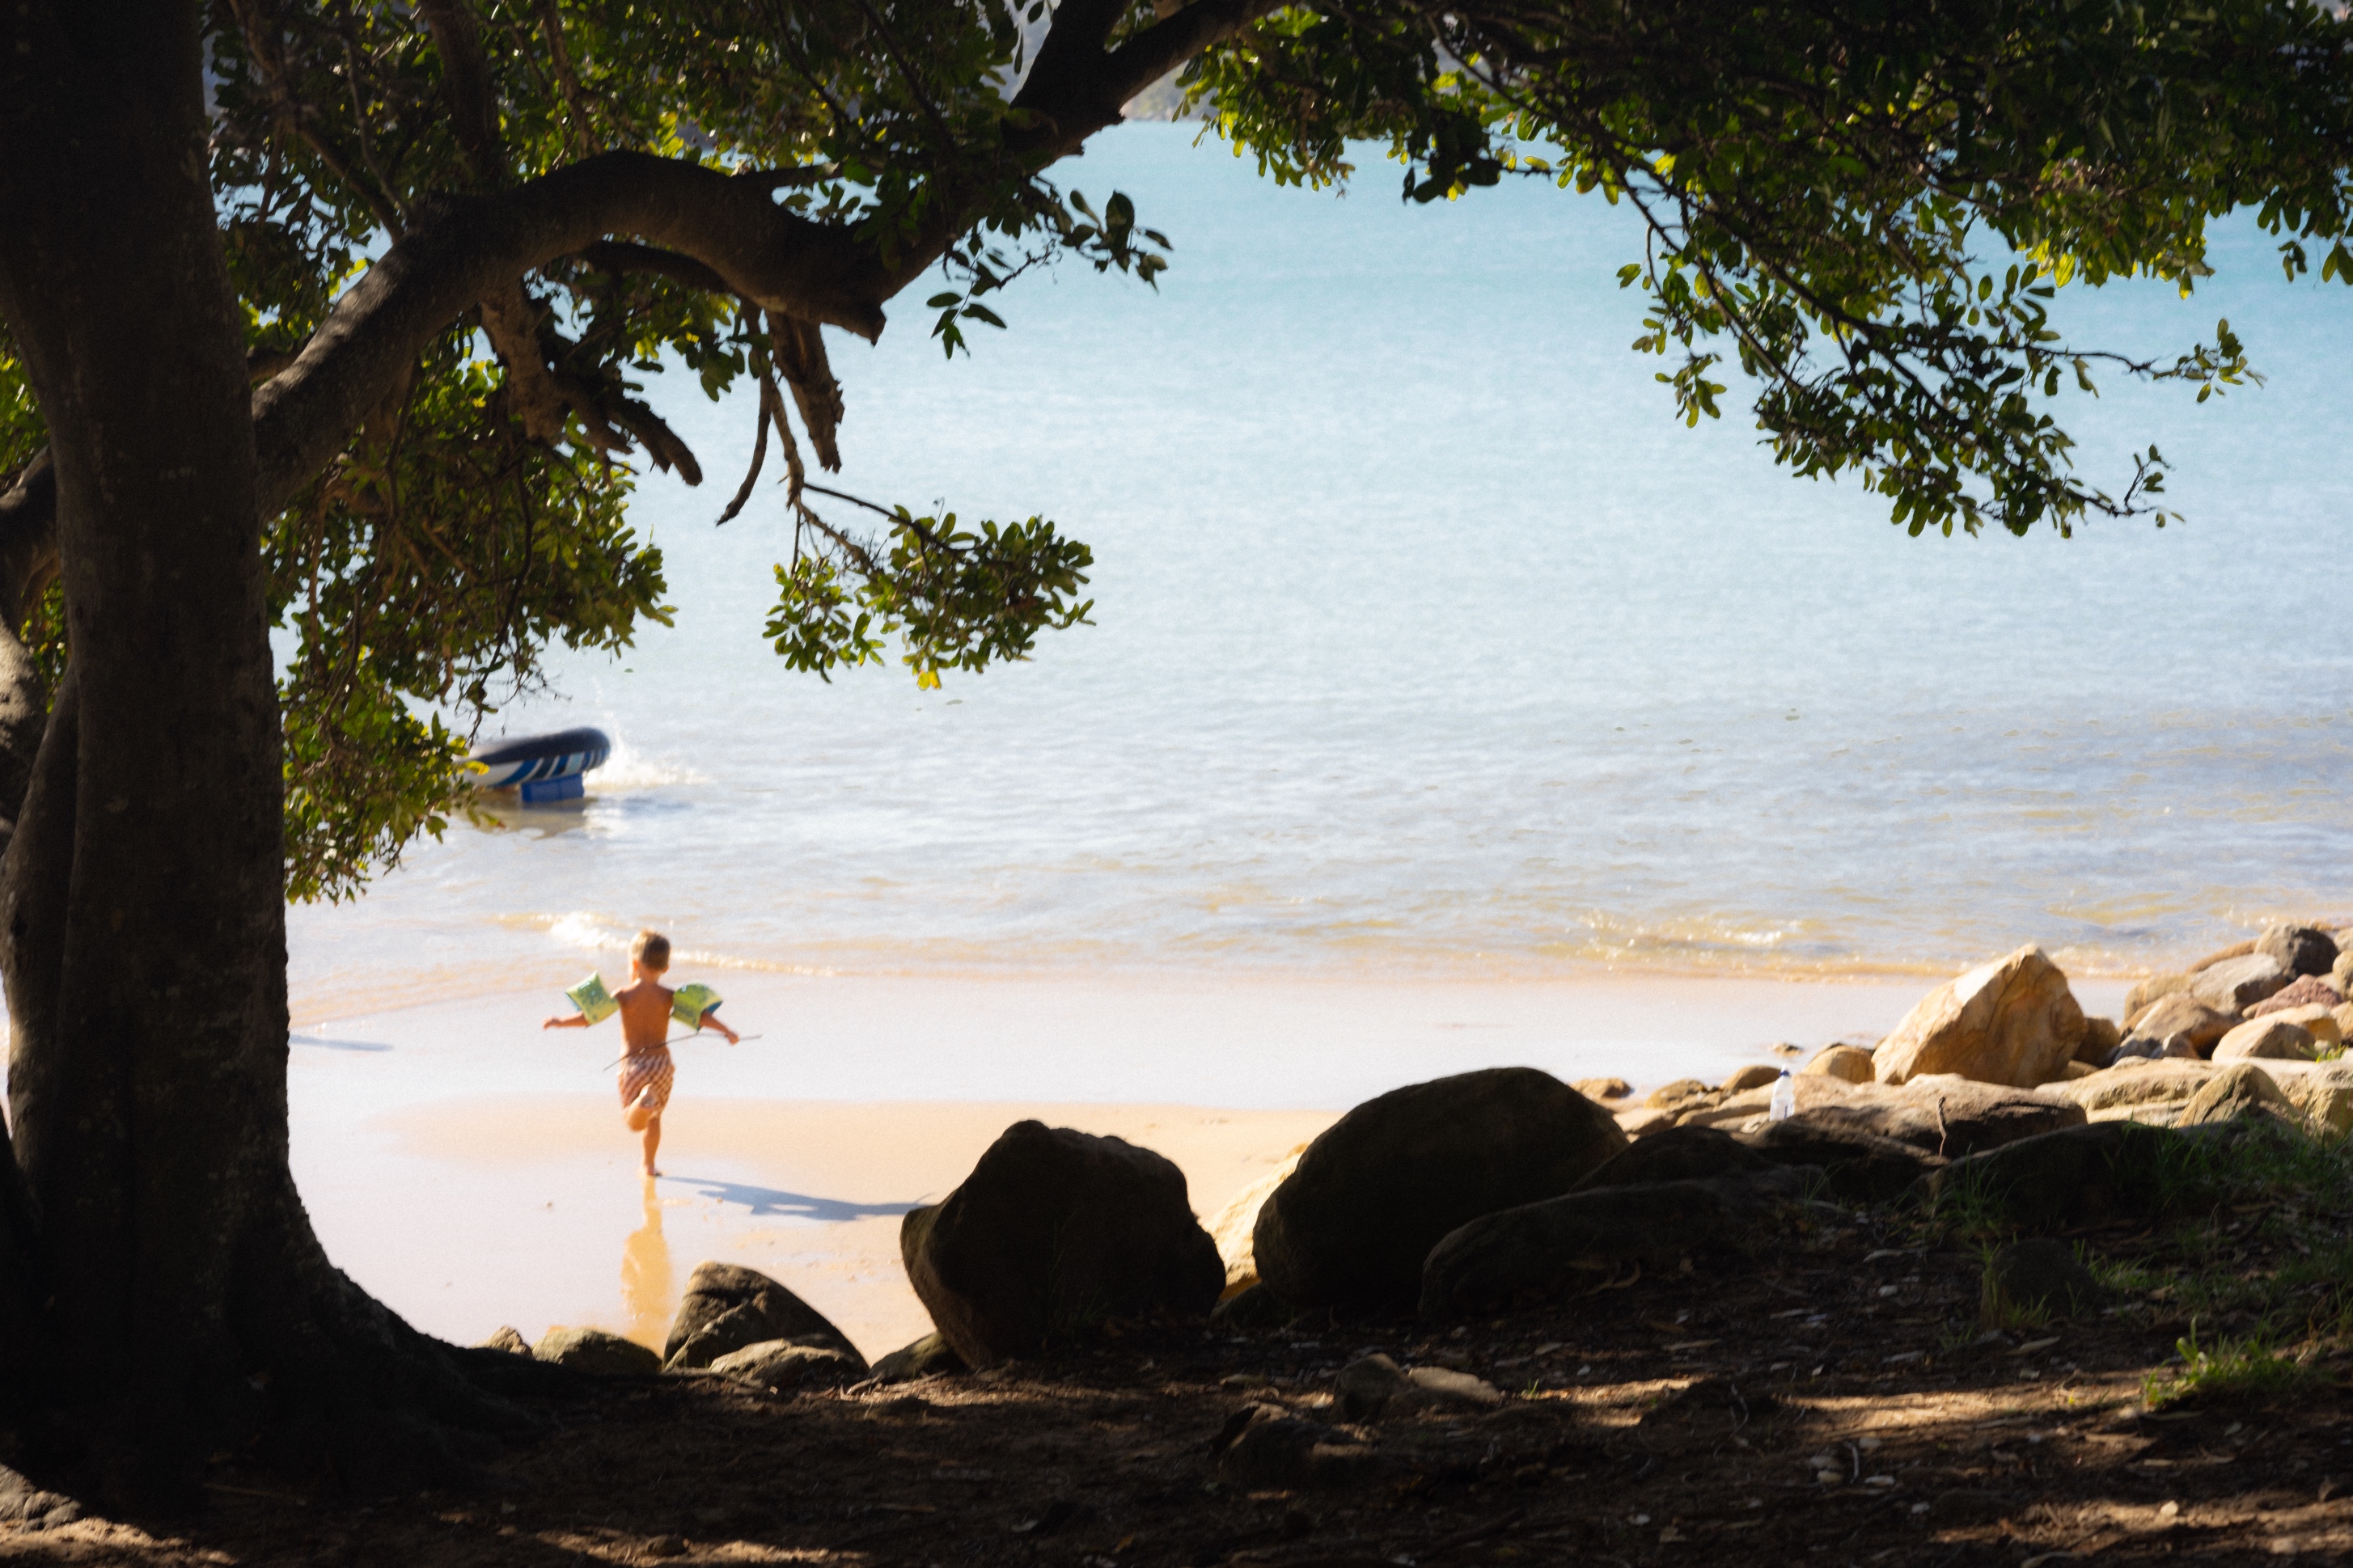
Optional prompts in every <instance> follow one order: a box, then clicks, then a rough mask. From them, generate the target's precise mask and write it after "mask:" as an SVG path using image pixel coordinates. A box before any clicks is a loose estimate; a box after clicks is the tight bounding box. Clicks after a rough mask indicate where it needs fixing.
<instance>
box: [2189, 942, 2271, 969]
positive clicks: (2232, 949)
mask: <svg viewBox="0 0 2353 1568" xmlns="http://www.w3.org/2000/svg"><path fill="white" fill-rule="evenodd" d="M2254 951H2255V939H2254V938H2253V937H2249V938H2248V939H2247V940H2246V941H2244V942H2232V944H2231V945H2230V946H2228V947H2226V948H2223V949H2221V951H2220V952H2210V953H2208V954H2207V955H2206V956H2205V957H2203V958H2201V959H2200V960H2199V961H2198V962H2197V963H2193V964H2191V965H2190V966H2189V969H2187V970H2186V971H2184V973H2187V974H2189V975H2190V976H2191V977H2192V978H2195V977H2196V976H2198V975H2200V974H2203V973H2206V972H2207V971H2208V970H2210V969H2211V968H2213V967H2214V966H2215V965H2216V964H2218V963H2225V962H2227V961H2229V960H2231V959H2233V958H2244V957H2246V956H2247V954H2249V953H2251V952H2254Z"/></svg>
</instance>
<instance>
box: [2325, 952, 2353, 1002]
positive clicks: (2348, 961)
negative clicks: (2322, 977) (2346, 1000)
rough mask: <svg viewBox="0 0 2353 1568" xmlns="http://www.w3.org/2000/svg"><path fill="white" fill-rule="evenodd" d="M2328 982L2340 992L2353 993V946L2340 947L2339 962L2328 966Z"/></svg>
mask: <svg viewBox="0 0 2353 1568" xmlns="http://www.w3.org/2000/svg"><path fill="white" fill-rule="evenodd" d="M2328 983H2329V984H2331V985H2334V986H2336V987H2337V990H2338V991H2340V992H2343V993H2346V994H2348V995H2353V948H2339V949H2338V950H2337V962H2336V963H2332V964H2330V965H2329V966H2328Z"/></svg>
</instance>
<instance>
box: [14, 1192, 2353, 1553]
mask: <svg viewBox="0 0 2353 1568" xmlns="http://www.w3.org/2000/svg"><path fill="white" fill-rule="evenodd" d="M2310 1199H2311V1194H2306V1195H2304V1196H2302V1197H2299V1196H2298V1195H2296V1194H2274V1196H2273V1197H2272V1198H2270V1199H2268V1200H2264V1201H2259V1202H2256V1203H2252V1204H2247V1203H2242V1204H2239V1205H2233V1206H2230V1207H2225V1208H2221V1209H2217V1210H2214V1211H2212V1212H2211V1213H2207V1214H2202V1215H2198V1216H2196V1217H2195V1218H2193V1219H2187V1220H2184V1221H2182V1222H2180V1223H2179V1224H2177V1225H2175V1226H2170V1227H2164V1226H2160V1227H2156V1228H2151V1227H2147V1226H2137V1227H2114V1228H2111V1229H2109V1230H2106V1231H2103V1232H2096V1233H2092V1234H2089V1235H2086V1236H2084V1237H2078V1238H2076V1239H2077V1240H2078V1241H2079V1242H2080V1244H2081V1245H2082V1246H2083V1247H2084V1252H2085V1255H2086V1257H2087V1258H2089V1259H2090V1260H2091V1261H2092V1263H2093V1264H2094V1269H2095V1271H2096V1272H2098V1273H2099V1274H2100V1275H2101V1276H2102V1278H2103V1280H2104V1282H2105V1284H2106V1285H2107V1286H2108V1288H2109V1289H2111V1290H2112V1291H2113V1292H2115V1294H2114V1295H2113V1297H2112V1298H2111V1300H2112V1304H2111V1305H2110V1306H2108V1307H2107V1308H2105V1309H2100V1310H2093V1311H2091V1312H2088V1313H2086V1314H2085V1315H2084V1316H2082V1317H2079V1318H2076V1319H2074V1320H2072V1321H2052V1322H2050V1323H2047V1324H2043V1325H2041V1326H2031V1327H2021V1328H2017V1329H2014V1330H2012V1331H2005V1332H1994V1331H1987V1330H1984V1329H1982V1328H1981V1326H1980V1324H1979V1321H1978V1291H1979V1281H1980V1274H1981V1266H1982V1255H1981V1253H1980V1252H1979V1251H1978V1249H1977V1248H1976V1247H1975V1246H1974V1245H1973V1244H1970V1243H1968V1242H1966V1241H1963V1240H1961V1239H1958V1238H1957V1237H1955V1236H1953V1235H1952V1234H1950V1233H1949V1232H1948V1233H1947V1235H1945V1236H1943V1237H1939V1236H1938V1235H1937V1234H1936V1232H1935V1231H1934V1230H1932V1229H1930V1228H1929V1227H1926V1226H1923V1225H1922V1224H1921V1223H1919V1222H1918V1221H1917V1220H1916V1219H1912V1218H1907V1217H1905V1215H1902V1214H1900V1213H1885V1212H1863V1211H1854V1210H1837V1209H1831V1208H1830V1207H1828V1206H1827V1205H1816V1206H1815V1207H1814V1208H1813V1209H1812V1210H1811V1211H1810V1215H1808V1217H1806V1218H1805V1219H1804V1220H1803V1221H1801V1222H1800V1223H1799V1225H1798V1226H1796V1227H1795V1228H1794V1229H1793V1230H1792V1231H1790V1232H1789V1233H1788V1235H1786V1236H1785V1237H1779V1238H1777V1239H1776V1240H1775V1241H1774V1242H1773V1243H1772V1244H1771V1245H1769V1246H1767V1247H1764V1248H1763V1249H1762V1250H1763V1252H1764V1254H1765V1256H1764V1257H1763V1258H1761V1259H1759V1260H1757V1261H1744V1260H1741V1259H1737V1258H1694V1259H1693V1260H1692V1262H1691V1267H1690V1269H1689V1271H1688V1272H1684V1273H1680V1274H1673V1275H1668V1276H1665V1277H1654V1278H1650V1279H1630V1280H1628V1281H1626V1282H1624V1283H1622V1284H1620V1282H1618V1281H1608V1282H1605V1283H1603V1284H1601V1285H1599V1287H1598V1288H1597V1289H1595V1290H1594V1291H1593V1292H1592V1293H1591V1294H1589V1295H1588V1296H1586V1297H1584V1298H1581V1299H1579V1300H1575V1301H1570V1302H1565V1303H1556V1304H1554V1305H1553V1306H1552V1307H1550V1308H1548V1309H1547V1310H1539V1311H1530V1312H1526V1313H1524V1314H1521V1315H1518V1316H1514V1317H1511V1318H1508V1319H1503V1320H1496V1321H1481V1322H1478V1323H1474V1324H1470V1325H1464V1326H1460V1327H1456V1328H1451V1329H1445V1330H1440V1331H1435V1332H1433V1331H1431V1330H1430V1328H1429V1327H1428V1326H1426V1325H1422V1324H1418V1323H1414V1322H1411V1321H1390V1322H1378V1321H1359V1322H1335V1321H1331V1320H1329V1319H1322V1320H1318V1321H1312V1322H1303V1323H1293V1324H1292V1325H1289V1326H1287V1327H1283V1328H1274V1329H1261V1330H1255V1331H1237V1330H1230V1329H1227V1328H1223V1327H1219V1328H1216V1329H1214V1330H1205V1329H1203V1328H1202V1327H1201V1326H1199V1325H1198V1324H1194V1325H1190V1326H1186V1327H1182V1328H1179V1327H1176V1326H1173V1325H1166V1324H1159V1325H1126V1326H1123V1325H1117V1324H1114V1325H1113V1326H1112V1327H1111V1330H1110V1331H1107V1332H1106V1333H1105V1334H1104V1335H1103V1337H1102V1338H1100V1339H1096V1340H1093V1341H1091V1342H1087V1343H1083V1344H1077V1345H1072V1346H1071V1347H1068V1348H1066V1349H1065V1350H1063V1351H1061V1352H1056V1353H1052V1354H1050V1355H1046V1356H1042V1357H1040V1358H1039V1359H1038V1360H1036V1361H1034V1362H1030V1363H1020V1364H1018V1365H1013V1366H1008V1367H1003V1368H999V1369H997V1370H995V1371H993V1372H989V1373H979V1374H971V1375H964V1376H955V1377H935V1378H929V1379H925V1380H922V1381H920V1382H916V1383H913V1384H902V1385H899V1386H897V1387H890V1388H879V1389H873V1390H871V1391H866V1392H860V1393H853V1394H848V1395H837V1394H807V1395H802V1396H799V1397H792V1396H788V1395H776V1394H765V1393H761V1392H757V1391H754V1390H750V1389H747V1388H744V1387H743V1386H741V1385H738V1384H733V1383H730V1382H728V1381H726V1380H724V1379H722V1378H718V1377H714V1376H697V1377H691V1378H674V1377H673V1378H661V1379H653V1378H649V1379H643V1380H610V1381H606V1380H584V1382H583V1383H582V1384H581V1390H582V1391H581V1392H580V1393H579V1394H577V1395H576V1396H574V1397H569V1398H565V1399H561V1400H554V1401H549V1402H545V1403H543V1404H541V1405H539V1406H538V1408H539V1409H540V1410H541V1412H542V1413H543V1415H545V1416H546V1417H547V1418H548V1420H549V1421H550V1422H551V1424H552V1426H551V1429H550V1431H549V1433H548V1435H547V1436H544V1437H543V1438H542V1439H540V1440H538V1441H536V1442H534V1443H533V1444H530V1445H528V1446H526V1447H522V1448H519V1449H517V1450H515V1451H513V1452H512V1453H511V1454H509V1455H508V1456H507V1457H506V1458H504V1459H502V1460H500V1461H498V1462H497V1463H496V1464H494V1465H493V1466H492V1467H491V1469H490V1470H489V1471H487V1472H486V1474H485V1475H484V1477H483V1479H482V1483H481V1485H480V1487H479V1488H477V1489H473V1490H470V1491H467V1492H464V1493H454V1492H453V1493H428V1494H424V1495H418V1496H411V1497H401V1498H396V1499H389V1500H376V1501H375V1503H373V1504H372V1505H367V1506H362V1505H357V1504H350V1503H342V1502H336V1501H332V1500H305V1499H302V1498H301V1497H300V1496H298V1495H297V1494H296V1493H295V1492H294V1491H293V1490H291V1489H289V1487H288V1484H287V1483H286V1482H285V1481H284V1480H283V1479H280V1478H275V1477H272V1476H270V1475H268V1474H264V1473H259V1472H253V1471H248V1470H246V1469H243V1468H239V1467H238V1466H237V1465H236V1464H234V1463H230V1462H224V1463H222V1464H219V1465H217V1466H216V1468H215V1472H214V1476H213V1479H212V1482H211V1484H210V1486H209V1488H208V1497H209V1499H210V1507H209V1509H208V1510H206V1512H205V1513H204V1514H203V1515H202V1516H200V1517H197V1518H194V1519H187V1520H179V1521H138V1522H129V1521H108V1520H99V1519H88V1520H83V1521H77V1522H75V1523H72V1524H69V1525H65V1526H61V1527H58V1528H56V1529H52V1530H48V1531H16V1532H15V1533H9V1534H5V1535H0V1561H9V1562H29V1561H41V1562H51V1561H55V1562H88V1563H240V1564H241V1563H353V1564H394V1563H525V1564H534V1563H546V1564H559V1563H638V1562H649V1561H674V1562H686V1563H694V1562H710V1563H740V1562H800V1563H845V1564H856V1563H943V1564H946V1563H1069V1564H1074V1565H1089V1568H1092V1565H1102V1564H1110V1565H1114V1568H1125V1565H1127V1564H1211V1563H1244V1564H1268V1565H1277V1564H1288V1565H1292V1568H1311V1565H1321V1568H1374V1565H1376V1564H1404V1563H1415V1564H1419V1563H1515V1562H1524V1563H1525V1562H1547V1561H1567V1560H1577V1561H1593V1562H1614V1563H1626V1564H1630V1563H1722V1562H1741V1563H1799V1562H1802V1563H1825V1564H1827V1563H1929V1564H1937V1565H1940V1568H1943V1565H1965V1564H1973V1563H1988V1564H1990V1563H2002V1564H2011V1565H2016V1564H2024V1563H2037V1564H2046V1563H2047V1564H2052V1565H2053V1568H2055V1565H2056V1564H2058V1563H2064V1562H2079V1561H2084V1560H2089V1559H2096V1560H2097V1561H2098V1562H2100V1563H2136V1562H2142V1561H2149V1560H2155V1559H2158V1558H2175V1559H2179V1558H2189V1559H2194V1560H2197V1561H2200V1562H2219V1563H2230V1562H2250V1563H2252V1562H2255V1561H2263V1562H2265V1563H2271V1562H2277V1561H2281V1560H2283V1559H2285V1558H2288V1557H2296V1556H2300V1557H2304V1558H2306V1560H2307V1561H2323V1560H2327V1559H2331V1558H2342V1557H2343V1556H2345V1555H2346V1554H2347V1553H2348V1552H2353V1425H2348V1423H2347V1421H2346V1419H2345V1418H2346V1415H2348V1408H2349V1407H2353V1400H2348V1395H2347V1394H2346V1393H2345V1392H2344V1390H2343V1389H2342V1387H2341V1386H2340V1384H2339V1381H2338V1377H2337V1373H2340V1372H2341V1371H2342V1370H2343V1361H2342V1358H2343V1357H2344V1356H2345V1354H2346V1352H2347V1345H2346V1341H2345V1338H2344V1334H2343V1324H2344V1322H2345V1321H2346V1320H2345V1318H2344V1315H2343V1300H2344V1294H2345V1290H2346V1289H2347V1276H2346V1271H2345V1269H2344V1268H2342V1263H2343V1260H2344V1258H2345V1256H2346V1254H2345V1252H2344V1238H2345V1235H2346V1229H2345V1223H2346V1222H2345V1216H2343V1215H2336V1214H2326V1213H2322V1214H2316V1213H2314V1212H2311V1211H2312V1209H2313V1208H2314V1206H2315V1205H2313V1204H2312V1202H2311V1201H2310ZM2159 1281H2166V1282H2163V1283H2160V1282H2159ZM2191 1309H2194V1310H2196V1311H2197V1312H2198V1313H2199V1314H2200V1315H2199V1318H2198V1321H2197V1323H2196V1325H2195V1327H2196V1331H2197V1333H2198V1334H2199V1335H2200V1345H2201V1346H2202V1347H2203V1348H2204V1349H2205V1351H2206V1352H2209V1353H2208V1358H2207V1360H2205V1361H2204V1362H2202V1363H2200V1366H2201V1367H2202V1369H2203V1375H2202V1376H2200V1377H2199V1378H2196V1379H2193V1380H2192V1383H2191V1384H2177V1383H2176V1380H2177V1379H2179V1378H2180V1377H2181V1376H2182V1374H2183V1373H2185V1371H2186V1370H2187V1369H2186V1368H2185V1367H2184V1365H2183V1363H2182V1360H2181V1357H2180V1355H2179V1353H2178V1350H2177V1347H2178V1344H2179V1342H2180V1341H2181V1340H2182V1339H2183V1338H2184V1337H2185V1336H2188V1335H2189V1334H2190V1333H2191V1331H2192V1328H2193V1324H2192V1321H2191V1319H2190V1317H2189V1315H2187V1313H2188V1311H2189V1310H2191ZM2209 1314H2211V1315H2209ZM1372 1350H1381V1351H1385V1352H1388V1353H1389V1354H1391V1355H1393V1356H1395V1357H1396V1358H1397V1359H1398V1361H1399V1362H1401V1363H1409V1364H1415V1363H1419V1364H1433V1363H1440V1364H1451V1365H1455V1366H1457V1367H1460V1368H1463V1369H1467V1370H1470V1371H1472V1372H1475V1373H1479V1374H1480V1375H1482V1376H1483V1377H1485V1378H1487V1379H1488V1380H1490V1381H1491V1382H1492V1383H1493V1384H1495V1385H1497V1386H1498V1387H1499V1388H1501V1389H1503V1390H1504V1391H1505V1393H1506V1395H1507V1397H1506V1398H1505V1399H1504V1402H1503V1403H1502V1404H1501V1405H1499V1406H1496V1407H1494V1408H1492V1409H1484V1410H1475V1411H1472V1412H1470V1413H1467V1414H1453V1415H1437V1414H1426V1415H1417V1416H1413V1417H1409V1418H1405V1419H1401V1420H1397V1421H1391V1422H1388V1423H1385V1424H1382V1425H1380V1426H1377V1427H1360V1428H1355V1429H1353V1430H1354V1431H1355V1432H1356V1433H1357V1434H1358V1435H1360V1436H1371V1437H1372V1438H1373V1439H1374V1441H1375V1443H1376V1447H1377V1453H1378V1455H1379V1460H1378V1464H1377V1468H1376V1470H1375V1472H1374V1473H1373V1474H1372V1475H1371V1477H1370V1478H1369V1479H1365V1480H1363V1481H1362V1482H1361V1483H1360V1484H1356V1485H1354V1486H1351V1487H1349V1488H1347V1489H1341V1490H1325V1491H1313V1490H1299V1491H1290V1492H1282V1491H1250V1490H1245V1489H1240V1488H1237V1487H1235V1486H1234V1485H1232V1484H1230V1483H1229V1482H1228V1481H1226V1480H1222V1479H1219V1466H1218V1460H1217V1458H1216V1457H1215V1455H1214V1453H1213V1448H1214V1446H1215V1445H1216V1442H1217V1440H1218V1438H1219V1435H1220V1433H1221V1432H1223V1431H1226V1430H1227V1429H1228V1427H1229V1421H1230V1420H1231V1419H1232V1418H1233V1417H1234V1416H1235V1415H1237V1414H1238V1413H1239V1412H1240V1411H1242V1410H1244V1409H1245V1408H1246V1407H1247V1406H1249V1405H1251V1404H1253V1403H1257V1404H1264V1405H1281V1406H1284V1407H1287V1408H1288V1409H1290V1410H1291V1411H1293V1412H1294V1413H1295V1414H1297V1415H1301V1416H1303V1417H1305V1418H1307V1419H1310V1420H1314V1421H1319V1422H1334V1421H1336V1419H1337V1415H1336V1412H1335V1411H1333V1410H1332V1409H1330V1408H1328V1389H1329V1386H1330V1380H1331V1376H1332V1374H1333V1373H1334V1372H1335V1371H1336V1370H1337V1369H1338V1368H1339V1367H1340V1366H1341V1365H1342V1364H1344V1363H1346V1362H1348V1361H1351V1360H1353V1359H1354V1358H1356V1356H1357V1355H1359V1354H1361V1353H1363V1352H1367V1351H1372ZM2283 1350H2284V1351H2285V1352H2289V1353H2286V1354H2281V1353H2275V1352H2279V1351H2283ZM2214 1352H2221V1354H2219V1355H2217V1354H2215V1353H2214ZM2151 1373H2156V1374H2157V1386H2158V1387H2159V1388H2160V1389H2164V1388H2166V1387H2168V1386H2192V1385H2194V1386H2195V1388H2196V1392H2194V1393H2191V1394H2189V1395H2188V1396H2186V1397H2181V1398H2177V1399H2174V1400H2172V1401H2170V1402H2168V1403H2166V1404H2164V1405H2162V1407H2161V1408H2159V1409H2158V1410H2157V1411H2155V1412H2150V1411H2148V1410H2147V1408H2146V1405H2145V1402H2144V1398H2143V1394H2144V1387H2145V1382H2146V1380H2147V1379H2148V1378H2149V1376H2150V1374H2151ZM2054 1554H2056V1555H2054Z"/></svg>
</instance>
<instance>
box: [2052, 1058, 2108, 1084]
mask: <svg viewBox="0 0 2353 1568" xmlns="http://www.w3.org/2000/svg"><path fill="white" fill-rule="evenodd" d="M2099 1070H2100V1069H2099V1068H2095V1067H2094V1066H2093V1065H2092V1064H2091V1063H2089V1062H2085V1061H2073V1062H2069V1063H2068V1064H2067V1076H2066V1077H2065V1078H2063V1079H2060V1080H2059V1081H2060V1082H2061V1083H2073V1082H2074V1081H2075V1080H2076V1079H2084V1078H2089V1077H2091V1076H2092V1075H2093V1074H2094V1073H2095V1072H2098V1071H2099Z"/></svg>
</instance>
